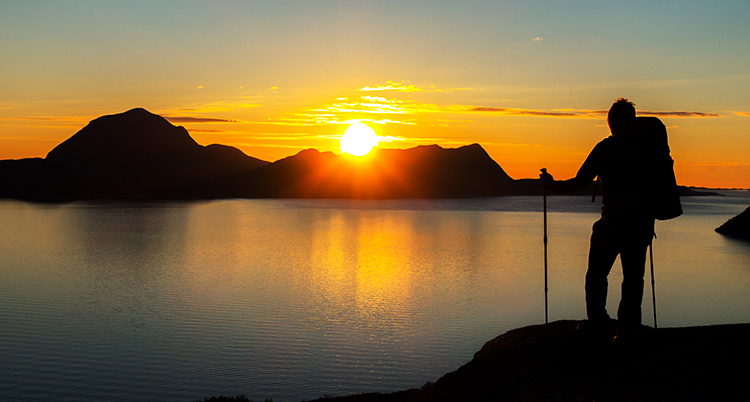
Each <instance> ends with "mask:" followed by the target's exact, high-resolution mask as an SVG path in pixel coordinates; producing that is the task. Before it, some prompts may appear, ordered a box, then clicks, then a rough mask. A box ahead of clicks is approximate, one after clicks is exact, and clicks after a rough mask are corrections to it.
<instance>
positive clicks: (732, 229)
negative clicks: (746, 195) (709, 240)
mask: <svg viewBox="0 0 750 402" xmlns="http://www.w3.org/2000/svg"><path fill="white" fill-rule="evenodd" d="M716 232H717V233H721V234H723V235H727V236H732V237H739V238H744V239H750V207H747V209H745V210H744V211H742V213H740V214H739V215H737V216H735V217H734V218H732V219H730V220H728V221H726V222H724V224H723V225H721V226H719V227H718V228H716Z"/></svg>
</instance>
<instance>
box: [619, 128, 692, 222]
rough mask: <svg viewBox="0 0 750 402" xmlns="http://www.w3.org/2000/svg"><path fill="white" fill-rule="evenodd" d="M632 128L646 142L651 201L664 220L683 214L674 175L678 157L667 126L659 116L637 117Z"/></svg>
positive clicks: (654, 209)
mask: <svg viewBox="0 0 750 402" xmlns="http://www.w3.org/2000/svg"><path fill="white" fill-rule="evenodd" d="M630 131H631V132H633V133H634V134H638V138H641V139H642V141H643V142H644V144H643V146H644V148H643V149H644V153H645V155H646V160H647V163H648V171H649V172H650V174H649V175H648V176H649V177H647V178H646V180H647V181H648V185H647V186H646V188H647V189H648V193H649V194H647V195H646V199H647V202H648V203H649V205H650V206H651V208H652V210H653V212H654V217H655V218H656V219H658V220H660V221H664V220H668V219H673V218H676V217H678V216H680V215H682V204H680V192H679V190H678V189H677V179H676V178H675V175H674V160H673V159H672V157H671V156H670V155H669V143H668V140H667V127H666V126H664V123H662V122H661V120H659V119H658V118H656V117H636V118H635V119H633V121H632V122H631V123H630Z"/></svg>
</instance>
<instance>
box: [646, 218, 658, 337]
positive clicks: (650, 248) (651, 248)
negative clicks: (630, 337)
mask: <svg viewBox="0 0 750 402" xmlns="http://www.w3.org/2000/svg"><path fill="white" fill-rule="evenodd" d="M654 237H656V233H654ZM648 255H649V259H650V260H651V301H652V303H653V304H654V329H659V327H658V326H657V325H656V289H655V288H654V239H653V238H652V239H651V244H649V245H648Z"/></svg>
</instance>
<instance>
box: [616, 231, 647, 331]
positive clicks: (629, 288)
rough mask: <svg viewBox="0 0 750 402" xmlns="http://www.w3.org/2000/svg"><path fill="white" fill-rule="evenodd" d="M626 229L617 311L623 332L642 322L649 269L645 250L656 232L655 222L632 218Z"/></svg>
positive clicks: (621, 254) (635, 327) (634, 328)
mask: <svg viewBox="0 0 750 402" xmlns="http://www.w3.org/2000/svg"><path fill="white" fill-rule="evenodd" d="M630 222H631V226H630V227H629V228H628V230H626V231H625V233H626V238H624V239H623V240H624V244H623V247H622V250H621V252H620V261H621V262H622V299H621V300H620V307H619V309H618V310H617V319H618V320H619V322H620V329H621V332H623V331H625V332H627V331H629V330H637V329H638V328H639V327H640V325H641V305H642V303H643V275H644V273H645V270H646V251H648V245H649V244H651V238H652V237H653V235H654V221H653V219H651V220H648V219H647V220H645V221H644V220H643V219H633V220H631V221H630Z"/></svg>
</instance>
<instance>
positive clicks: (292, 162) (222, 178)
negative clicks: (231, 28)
mask: <svg viewBox="0 0 750 402" xmlns="http://www.w3.org/2000/svg"><path fill="white" fill-rule="evenodd" d="M680 190H681V192H682V193H683V195H686V194H689V195H706V193H699V192H696V191H692V190H690V189H687V188H685V187H681V188H680ZM592 191H593V183H592V186H591V187H590V188H589V189H586V190H584V191H582V192H580V193H578V194H585V195H590V194H591V192H592ZM541 194H542V189H541V187H540V186H539V184H538V180H536V179H521V180H513V179H512V178H510V177H509V176H508V175H507V174H506V173H505V171H503V169H502V168H501V167H500V165H498V164H497V163H496V162H495V161H494V160H492V158H490V156H489V155H488V154H487V152H486V151H485V150H484V149H483V148H482V147H481V146H480V145H479V144H472V145H468V146H464V147H460V148H455V149H444V148H441V147H439V146H437V145H429V146H419V147H416V148H411V149H405V150H404V149H378V148H375V149H374V150H373V151H372V152H371V154H370V155H368V156H366V157H352V156H349V155H335V154H333V153H331V152H319V151H316V150H313V149H308V150H305V151H302V152H300V153H298V154H297V155H294V156H290V157H288V158H284V159H281V160H279V161H276V162H274V163H269V162H265V161H262V160H259V159H255V158H252V157H249V156H247V155H245V154H244V153H242V152H241V151H240V150H238V149H236V148H232V147H228V146H224V145H217V144H213V145H209V146H205V147H204V146H201V145H199V144H198V143H196V142H195V141H194V140H193V139H192V138H191V137H190V135H189V134H188V132H187V130H185V129H184V128H183V127H176V126H174V125H172V124H171V123H169V122H168V121H167V120H166V119H164V118H163V117H161V116H158V115H155V114H152V113H149V112H148V111H146V110H144V109H132V110H129V111H127V112H125V113H120V114H115V115H110V116H102V117H99V118H97V119H95V120H93V121H91V122H90V123H89V124H88V125H87V126H86V127H84V128H83V129H81V130H80V131H79V132H77V133H76V134H75V135H73V136H72V137H70V138H68V139H67V140H66V141H64V142H63V143H61V144H60V145H58V146H57V147H55V148H54V149H53V150H52V151H50V152H49V154H47V157H46V158H44V159H41V158H32V159H22V160H5V161H0V198H16V199H23V200H34V201H51V202H60V201H73V200H82V199H136V200H138V199H140V200H145V199H210V198H362V199H394V198H474V197H496V196H505V195H541Z"/></svg>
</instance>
